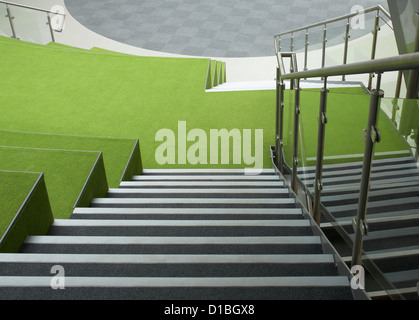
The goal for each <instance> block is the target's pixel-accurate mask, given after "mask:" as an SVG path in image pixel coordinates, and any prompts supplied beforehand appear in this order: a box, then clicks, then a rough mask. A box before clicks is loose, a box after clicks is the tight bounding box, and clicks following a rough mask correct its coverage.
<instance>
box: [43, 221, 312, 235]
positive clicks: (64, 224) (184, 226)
mask: <svg viewBox="0 0 419 320" xmlns="http://www.w3.org/2000/svg"><path fill="white" fill-rule="evenodd" d="M310 233H311V224H310V221H308V220H180V221H178V220H84V219H82V220H76V219H69V220H59V219H56V220H55V221H54V223H53V224H52V226H51V228H50V231H49V234H50V235H74V236H76V235H85V236H138V235H141V236H150V237H154V236H183V237H194V236H195V237H196V236H214V237H219V236H302V235H309V234H310Z"/></svg>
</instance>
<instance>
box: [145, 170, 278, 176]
mask: <svg viewBox="0 0 419 320" xmlns="http://www.w3.org/2000/svg"><path fill="white" fill-rule="evenodd" d="M253 171H254V172H256V173H259V174H275V171H274V169H255V170H253ZM246 172H247V173H249V172H250V173H251V172H252V169H246V171H245V169H143V172H142V175H150V174H153V175H167V174H178V175H179V174H187V175H196V174H201V175H203V174H217V175H224V174H237V175H244V174H246Z"/></svg>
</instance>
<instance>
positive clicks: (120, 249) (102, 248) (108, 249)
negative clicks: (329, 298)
mask: <svg viewBox="0 0 419 320" xmlns="http://www.w3.org/2000/svg"><path fill="white" fill-rule="evenodd" d="M21 252H24V253H63V254H69V253H76V254H321V253H323V251H322V248H321V245H320V244H257V245H252V244H249V245H245V244H241V245H232V244H197V245H180V244H172V245H157V244H156V245H116V244H115V245H112V244H107V245H105V244H102V245H87V244H85V245H83V244H77V245H72V244H60V245H56V244H24V245H23V246H22V248H21Z"/></svg>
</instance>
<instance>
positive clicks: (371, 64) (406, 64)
mask: <svg viewBox="0 0 419 320" xmlns="http://www.w3.org/2000/svg"><path fill="white" fill-rule="evenodd" d="M412 69H419V52H416V53H407V54H402V55H399V56H394V57H389V58H382V59H376V60H371V61H362V62H355V63H350V64H346V65H339V66H331V67H326V68H318V69H313V70H306V71H300V72H295V73H288V74H281V79H283V80H291V79H303V78H304V79H305V78H318V77H332V76H342V75H353V74H367V73H381V72H389V71H400V70H412Z"/></svg>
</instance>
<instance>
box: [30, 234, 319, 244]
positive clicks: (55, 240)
mask: <svg viewBox="0 0 419 320" xmlns="http://www.w3.org/2000/svg"><path fill="white" fill-rule="evenodd" d="M25 243H36V244H76V245H79V244H120V245H129V244H189V245H192V244H200V245H202V244H225V245H227V244H254V245H257V244H286V245H290V244H320V243H321V242H320V237H318V236H305V237H292V236H290V237H246V236H242V237H188V238H185V237H121V236H116V237H101V236H96V237H95V236H91V237H84V236H73V237H72V236H30V237H27V238H26V240H25Z"/></svg>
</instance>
